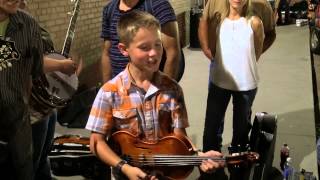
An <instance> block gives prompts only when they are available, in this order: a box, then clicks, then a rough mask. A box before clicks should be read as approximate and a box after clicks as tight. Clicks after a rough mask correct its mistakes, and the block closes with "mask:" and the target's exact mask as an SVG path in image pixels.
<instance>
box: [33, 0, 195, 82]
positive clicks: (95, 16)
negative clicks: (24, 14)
mask: <svg viewBox="0 0 320 180" xmlns="http://www.w3.org/2000/svg"><path fill="white" fill-rule="evenodd" d="M169 1H170V3H171V4H172V6H173V8H174V10H175V13H176V15H177V18H178V21H179V32H180V37H181V42H182V44H183V46H185V45H186V44H188V42H189V23H187V22H188V21H189V14H190V12H189V11H190V1H189V0H188V1H186V0H169ZM108 2H109V1H108V0H81V2H80V3H81V4H80V12H79V16H78V19H77V22H76V28H75V35H74V40H73V42H72V48H71V54H78V55H81V56H82V57H84V60H85V67H87V68H85V69H84V72H83V73H82V74H83V75H85V76H81V77H80V81H83V82H85V83H86V84H89V86H91V84H90V82H96V81H98V80H92V79H96V78H97V79H99V77H98V75H99V73H97V71H92V70H91V69H92V68H98V67H99V66H98V65H97V62H98V60H100V57H101V44H102V41H101V39H100V31H101V15H102V8H103V6H105V5H106V4H107V3H108ZM73 7H74V2H71V0H28V11H29V12H30V13H31V14H32V15H33V16H34V17H35V18H36V20H37V21H38V22H39V23H40V25H41V26H42V27H44V28H45V29H46V30H47V31H49V33H50V34H51V37H52V39H53V41H54V44H55V48H56V50H61V48H62V46H63V43H64V39H65V36H66V32H67V28H68V25H69V22H70V18H71V15H70V13H72V11H73ZM68 13H69V15H68ZM88 69H90V70H88ZM88 77H90V78H89V79H90V80H89V79H88Z"/></svg>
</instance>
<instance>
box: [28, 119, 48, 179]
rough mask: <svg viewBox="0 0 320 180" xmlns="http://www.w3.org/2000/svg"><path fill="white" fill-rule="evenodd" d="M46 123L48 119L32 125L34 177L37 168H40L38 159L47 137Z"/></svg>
mask: <svg viewBox="0 0 320 180" xmlns="http://www.w3.org/2000/svg"><path fill="white" fill-rule="evenodd" d="M48 122H49V117H45V119H43V120H41V121H39V122H37V123H35V124H32V139H33V166H34V177H36V174H37V173H38V168H39V167H41V165H40V159H41V154H42V151H43V147H44V144H45V140H46V136H47V130H48Z"/></svg>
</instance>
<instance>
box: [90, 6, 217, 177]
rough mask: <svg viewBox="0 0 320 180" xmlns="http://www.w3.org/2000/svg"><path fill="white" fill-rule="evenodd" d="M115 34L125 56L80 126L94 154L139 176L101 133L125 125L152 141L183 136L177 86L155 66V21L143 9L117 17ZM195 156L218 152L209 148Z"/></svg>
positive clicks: (205, 167) (158, 52) (206, 166)
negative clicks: (88, 134) (123, 65)
mask: <svg viewBox="0 0 320 180" xmlns="http://www.w3.org/2000/svg"><path fill="white" fill-rule="evenodd" d="M118 34H119V37H120V43H119V45H118V47H119V49H120V51H121V53H122V54H123V55H124V56H126V57H129V59H130V61H129V63H128V65H127V67H126V69H125V70H124V71H122V72H121V73H120V74H118V75H117V76H116V77H115V78H113V79H112V80H110V81H109V82H107V83H106V84H104V85H103V86H102V88H101V89H100V91H99V92H98V94H97V97H96V99H95V101H94V103H93V106H92V109H91V113H90V116H89V120H88V123H87V126H86V128H87V129H88V130H91V131H92V133H91V137H90V149H91V151H92V152H93V153H94V154H95V155H96V156H97V157H99V158H100V159H101V160H102V161H103V162H105V163H106V164H108V165H110V166H112V167H113V168H115V170H116V171H117V172H122V173H123V174H124V175H126V176H127V177H128V178H129V179H143V178H145V177H146V176H147V174H146V173H145V172H143V171H142V170H141V169H139V168H137V167H133V166H131V165H129V164H127V163H126V162H125V161H123V160H121V159H120V157H119V156H118V155H116V154H115V153H114V151H113V150H112V149H111V148H110V147H109V146H108V145H107V144H106V141H105V139H106V136H109V135H110V134H111V133H112V132H115V131H119V130H125V131H129V132H130V133H132V134H134V135H139V137H143V138H144V139H145V140H147V141H152V142H156V141H157V140H159V139H160V138H161V137H163V136H166V135H168V134H170V133H174V134H182V135H186V131H185V128H186V127H188V125H189V124H188V120H187V112H186V107H185V104H184V98H183V92H182V89H181V87H180V86H179V85H178V84H177V83H176V82H175V81H174V80H172V79H170V78H169V77H168V76H166V75H164V74H163V73H161V72H160V71H159V70H158V68H159V64H160V60H161V56H162V49H163V48H162V43H161V32H160V25H159V22H158V21H157V20H156V19H155V18H154V17H153V16H152V15H150V14H148V13H146V12H140V11H132V12H131V13H128V14H126V15H124V16H122V17H121V19H120V21H119V24H118ZM165 121H166V122H165ZM168 121H169V123H168ZM201 155H202V156H221V154H220V153H218V152H214V151H210V152H207V153H205V154H201ZM221 166H222V164H218V163H215V162H213V161H211V160H207V161H204V162H203V163H202V164H201V166H200V168H201V170H202V171H205V172H210V171H212V170H214V169H215V168H219V167H221ZM151 179H156V177H155V176H153V177H152V178H151Z"/></svg>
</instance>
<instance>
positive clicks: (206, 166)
mask: <svg viewBox="0 0 320 180" xmlns="http://www.w3.org/2000/svg"><path fill="white" fill-rule="evenodd" d="M199 156H202V157H210V158H222V154H221V153H220V152H218V151H207V152H205V153H203V152H199ZM222 167H224V163H223V162H222V161H213V160H211V159H208V160H204V161H203V162H202V163H201V165H200V169H201V171H203V172H206V173H212V172H214V171H216V170H217V169H218V168H222Z"/></svg>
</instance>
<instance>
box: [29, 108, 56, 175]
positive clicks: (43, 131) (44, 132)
mask: <svg viewBox="0 0 320 180" xmlns="http://www.w3.org/2000/svg"><path fill="white" fill-rule="evenodd" d="M56 121H57V113H56V111H54V112H53V114H51V115H50V116H49V117H46V118H45V119H43V120H42V121H40V122H38V123H35V124H33V125H32V139H33V156H34V157H33V163H34V165H33V166H34V179H35V180H49V179H51V168H50V162H49V159H48V154H49V153H50V150H51V145H52V142H53V138H54V131H55V125H56Z"/></svg>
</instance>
